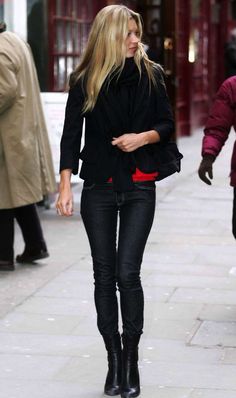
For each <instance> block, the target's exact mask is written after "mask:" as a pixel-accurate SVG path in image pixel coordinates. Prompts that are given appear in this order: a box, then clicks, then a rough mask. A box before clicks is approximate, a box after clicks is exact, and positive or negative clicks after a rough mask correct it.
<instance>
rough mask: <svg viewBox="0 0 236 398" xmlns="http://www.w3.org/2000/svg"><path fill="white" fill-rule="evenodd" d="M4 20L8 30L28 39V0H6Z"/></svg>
mask: <svg viewBox="0 0 236 398" xmlns="http://www.w3.org/2000/svg"><path fill="white" fill-rule="evenodd" d="M4 21H5V22H6V24H7V30H9V31H11V32H15V33H17V34H18V35H19V36H20V37H21V38H22V39H24V40H27V0H11V1H9V0H5V2H4Z"/></svg>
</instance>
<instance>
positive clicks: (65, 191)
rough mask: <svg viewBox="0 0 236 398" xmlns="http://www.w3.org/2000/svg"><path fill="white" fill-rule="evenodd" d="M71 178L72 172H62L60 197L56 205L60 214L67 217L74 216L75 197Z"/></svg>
mask: <svg viewBox="0 0 236 398" xmlns="http://www.w3.org/2000/svg"><path fill="white" fill-rule="evenodd" d="M70 176H71V170H62V172H61V182H60V185H59V196H58V199H57V203H56V208H57V212H58V214H60V215H61V216H66V217H69V216H72V214H73V195H72V191H71V185H70Z"/></svg>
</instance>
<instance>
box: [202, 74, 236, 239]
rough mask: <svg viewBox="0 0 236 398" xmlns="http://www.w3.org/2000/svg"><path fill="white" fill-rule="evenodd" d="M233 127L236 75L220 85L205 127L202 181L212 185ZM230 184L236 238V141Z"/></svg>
mask: <svg viewBox="0 0 236 398" xmlns="http://www.w3.org/2000/svg"><path fill="white" fill-rule="evenodd" d="M231 127H233V128H234V130H235V131H236V76H232V77H230V78H229V79H227V80H225V81H224V82H223V83H222V85H221V86H220V88H219V90H218V92H217V94H216V98H215V100H214V102H213V105H212V108H211V110H210V114H209V117H208V119H207V123H206V127H205V129H204V137H203V142H202V157H203V159H202V161H201V163H200V166H199V170H198V174H199V177H200V178H201V180H202V181H204V182H205V183H206V184H208V185H211V180H212V179H213V170H212V169H213V163H214V161H215V159H216V157H217V156H218V155H219V153H220V151H221V149H222V147H223V146H224V144H225V141H226V140H227V138H228V135H229V133H230V129H231ZM230 185H231V186H232V187H233V190H234V199H233V217H232V232H233V235H234V237H235V239H236V143H235V144H234V147H233V153H232V158H231V172H230Z"/></svg>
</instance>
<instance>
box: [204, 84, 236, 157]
mask: <svg viewBox="0 0 236 398" xmlns="http://www.w3.org/2000/svg"><path fill="white" fill-rule="evenodd" d="M235 85H236V80H235ZM233 98H234V95H233V90H232V86H231V83H230V81H229V80H226V81H225V82H224V83H223V84H222V85H221V87H220V89H219V91H218V92H217V94H216V98H215V100H214V103H213V105H212V107H211V109H210V113H209V116H208V119H207V123H206V127H205V129H204V137H203V143H202V156H204V155H206V154H211V155H214V156H217V155H218V154H219V153H220V151H221V149H222V147H223V146H224V144H225V141H226V140H227V138H228V135H229V132H230V129H231V126H232V125H233V121H234V115H235V109H234V108H235V104H234V103H233V102H234V99H233Z"/></svg>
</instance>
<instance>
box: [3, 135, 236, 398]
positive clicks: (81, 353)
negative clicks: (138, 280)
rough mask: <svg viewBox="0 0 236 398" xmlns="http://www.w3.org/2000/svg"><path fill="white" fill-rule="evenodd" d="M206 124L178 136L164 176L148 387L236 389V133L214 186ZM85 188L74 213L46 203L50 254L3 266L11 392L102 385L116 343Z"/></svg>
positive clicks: (163, 396) (182, 395)
mask: <svg viewBox="0 0 236 398" xmlns="http://www.w3.org/2000/svg"><path fill="white" fill-rule="evenodd" d="M201 135H202V133H201V132H198V133H196V134H195V135H194V136H193V137H186V138H181V139H180V140H179V147H180V150H181V151H182V152H183V154H184V160H183V170H182V173H181V174H179V175H175V176H173V177H171V178H169V179H168V180H166V181H165V180H164V181H163V182H160V183H159V184H158V185H157V212H156V218H155V222H154V225H153V229H152V232H151V235H150V239H149V242H148V245H147V249H146V253H145V256H144V261H143V268H142V280H143V285H144V291H145V298H146V305H145V332H144V335H143V337H142V339H141V343H140V372H141V381H142V394H141V397H142V398H236V377H235V374H236V260H235V259H236V245H235V240H234V238H233V237H232V235H231V211H232V209H231V208H232V188H231V187H229V184H228V177H227V175H228V173H229V159H230V155H231V151H232V145H233V139H234V136H233V133H232V134H231V135H232V137H231V138H230V140H229V142H228V143H227V145H226V147H225V148H224V150H223V153H222V154H221V156H220V157H219V159H217V161H216V164H215V168H214V183H213V186H212V187H208V186H206V185H205V184H204V183H202V182H201V181H200V180H199V179H198V177H197V174H196V169H197V167H198V164H199V161H200V145H201ZM74 192H75V198H76V212H75V216H74V217H72V218H70V219H64V218H61V217H59V216H57V215H56V212H55V209H54V208H53V207H52V208H51V209H50V210H44V209H41V211H40V213H41V218H42V222H43V227H44V231H45V235H46V238H47V242H48V246H49V249H50V254H51V256H50V258H49V259H46V260H44V261H41V262H38V264H35V265H31V266H30V265H25V266H18V267H17V269H16V271H15V272H13V273H3V272H2V273H0V298H1V302H0V315H1V319H0V341H1V345H0V398H32V397H33V398H96V397H97V398H99V397H102V389H103V383H104V379H105V374H106V354H105V350H104V347H103V343H102V339H101V337H100V335H99V334H98V332H97V329H96V319H95V310H94V304H93V280H92V265H91V260H90V255H89V246H88V243H87V238H86V236H85V232H84V228H83V225H82V222H81V219H80V216H79V198H80V185H77V186H76V187H75V189H74ZM21 251H22V240H21V236H20V233H19V231H18V230H17V231H16V253H19V252H21Z"/></svg>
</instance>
